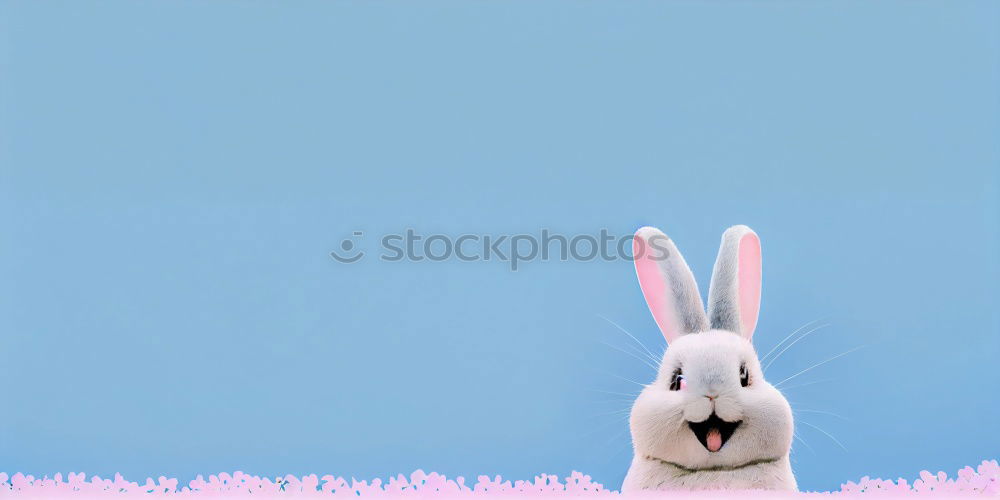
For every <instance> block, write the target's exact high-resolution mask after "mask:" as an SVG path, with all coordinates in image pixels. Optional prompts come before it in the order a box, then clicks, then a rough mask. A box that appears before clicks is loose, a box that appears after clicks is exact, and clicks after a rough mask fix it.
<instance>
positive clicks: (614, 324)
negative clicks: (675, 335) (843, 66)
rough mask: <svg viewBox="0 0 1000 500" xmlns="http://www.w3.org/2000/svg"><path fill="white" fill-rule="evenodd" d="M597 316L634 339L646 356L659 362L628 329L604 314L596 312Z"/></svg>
mask: <svg viewBox="0 0 1000 500" xmlns="http://www.w3.org/2000/svg"><path fill="white" fill-rule="evenodd" d="M597 317H598V318H601V319H603V320H604V321H607V322H608V323H611V325H612V326H614V327H615V328H617V329H618V330H620V331H621V332H622V333H624V334H625V335H628V338H630V339H632V340H633V341H635V343H636V344H638V345H639V347H641V348H642V350H643V351H645V353H646V356H648V357H649V359H650V360H651V361H652V362H654V363H656V364H657V365H659V364H660V362H661V360H660V358H657V357H656V355H655V354H653V353H652V351H650V350H649V348H647V347H646V344H643V343H642V341H640V340H639V339H638V338H636V337H635V335H632V334H631V333H629V332H628V330H626V329H625V328H622V326H621V325H619V324H618V323H615V322H614V321H611V320H610V319H608V318H606V317H604V316H602V315H600V314H598V315H597Z"/></svg>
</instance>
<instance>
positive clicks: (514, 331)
mask: <svg viewBox="0 0 1000 500" xmlns="http://www.w3.org/2000/svg"><path fill="white" fill-rule="evenodd" d="M998 10H1000V6H998V4H997V3H995V2H967V1H948V2H946V1H940V2H930V1H919V2H912V1H905V2H888V1H877V2H871V1H836V2H834V1H828V2H802V3H797V2H780V1H774V2H647V1H628V2H613V3H612V2H597V1H576V2H561V1H549V2H527V1H514V2H458V1H455V2H424V3H422V4H421V5H417V4H416V3H408V2H390V1H377V2H367V1H343V2H308V1H303V2H263V1H260V2H251V1H247V2H233V1H214V2H188V1H171V2H167V1H156V2H118V1H111V2H80V1H76V2H69V1H66V2H30V1H18V2H5V3H4V4H3V6H2V7H0V32H2V51H0V57H2V60H0V61H2V63H0V64H2V66H0V74H2V75H3V76H2V78H0V106H2V107H0V141H2V146H0V154H2V156H0V233H2V235H3V237H2V243H0V272H2V280H0V356H2V357H0V376H2V379H3V388H4V389H3V398H2V399H0V470H5V471H8V472H14V471H23V472H27V473H34V474H45V473H49V474H51V473H53V472H57V471H63V472H66V471H70V470H73V471H86V472H88V473H91V474H94V473H97V474H101V475H108V474H112V473H114V472H116V471H119V472H122V473H124V474H125V475H126V477H130V478H133V479H142V478H144V477H145V476H147V475H153V476H156V475H160V474H165V475H168V476H174V477H178V478H180V479H181V480H182V481H186V480H189V479H191V478H193V477H194V475H195V474H199V473H203V474H208V473H214V472H218V471H232V470H236V469H241V470H244V471H247V472H251V473H255V474H266V475H275V474H283V473H295V474H306V473H313V472H316V473H334V474H339V475H345V476H355V477H358V478H370V477H374V476H386V475H388V474H393V473H398V472H404V473H408V472H410V471H412V470H413V469H416V468H423V469H425V470H435V471H438V472H442V473H445V474H448V475H458V474H461V475H465V476H466V477H475V475H476V474H480V473H489V474H493V473H500V474H503V475H505V476H510V477H516V478H525V477H531V476H532V475H533V474H536V473H539V472H550V473H558V474H562V475H564V474H567V473H568V472H569V471H571V470H573V469H576V470H581V471H584V472H586V473H589V474H592V475H593V476H594V477H595V478H596V479H597V480H599V481H603V482H605V483H606V484H607V485H609V486H611V487H614V488H617V487H618V486H619V484H620V480H621V479H622V477H623V476H624V473H625V471H626V468H627V466H628V462H629V459H630V449H629V442H628V436H627V432H626V424H625V421H624V414H622V413H620V412H618V413H616V410H622V409H624V408H627V406H628V401H627V400H626V398H627V397H625V396H617V395H612V394H607V393H622V394H628V393H631V392H633V391H635V390H636V389H637V388H638V387H637V386H636V385H634V384H633V383H631V382H628V381H626V380H624V379H631V380H634V381H638V382H643V383H645V382H648V381H650V380H651V378H652V372H651V370H650V369H649V368H648V367H646V366H645V365H643V364H642V363H641V362H639V361H637V360H636V359H634V358H632V357H629V356H627V355H625V354H623V353H622V352H620V351H619V350H616V349H629V345H630V342H631V340H629V339H628V338H627V337H626V336H625V335H624V334H621V333H620V332H619V331H618V330H617V329H616V328H615V327H614V326H612V325H611V324H610V323H608V322H607V321H605V320H603V319H601V316H603V317H606V318H608V319H610V320H612V321H614V322H616V323H618V324H620V325H621V326H622V327H623V328H625V329H626V330H628V331H630V332H632V333H633V334H634V335H635V336H636V337H637V338H639V339H640V340H641V341H642V342H643V343H644V344H646V345H647V346H649V348H650V349H656V350H659V349H662V340H661V337H660V336H659V333H658V332H657V331H656V329H655V325H654V323H653V321H652V319H651V317H650V315H649V313H648V311H647V309H646V305H645V304H644V302H643V300H642V297H641V294H640V292H639V289H638V286H637V284H636V280H635V277H634V272H633V270H632V268H631V264H630V263H629V262H627V261H621V260H619V261H614V262H603V261H600V260H598V261H592V262H559V261H554V262H532V263H528V264H526V265H525V266H524V267H523V268H522V269H520V270H519V271H517V272H511V271H509V269H508V265H507V264H505V263H502V262H496V261H494V262H475V263H463V262H458V261H456V260H451V261H448V262H439V263H433V262H416V263H414V262H410V263H405V262H403V263H399V262H397V263H387V262H381V261H379V260H378V259H377V258H372V256H373V255H377V253H378V247H377V238H378V237H379V236H380V235H382V234H385V233H390V232H401V231H404V230H405V229H406V228H413V229H415V230H416V231H418V232H420V233H423V234H432V233H445V234H449V235H459V234H462V233H467V232H468V233H476V234H494V235H499V234H512V233H534V234H537V233H538V231H539V230H540V229H541V228H549V229H550V230H552V231H556V232H560V233H562V234H567V235H575V234H591V235H594V234H597V232H598V231H599V230H600V229H601V228H607V229H608V230H609V231H610V232H611V233H612V234H616V235H623V234H626V235H627V234H630V233H631V232H632V231H634V230H635V229H636V228H637V227H639V226H640V225H645V224H651V225H656V226H659V227H661V228H662V229H663V230H664V231H666V232H667V233H668V234H670V235H671V236H672V237H673V238H674V239H675V241H676V242H677V243H678V245H679V246H680V248H681V250H682V251H683V253H684V254H685V256H686V258H687V260H688V262H689V263H690V265H691V267H692V268H693V269H694V271H695V274H696V275H697V277H698V279H699V281H700V282H701V283H702V293H706V292H707V289H706V288H707V286H706V285H707V282H708V279H709V273H710V269H711V265H712V262H713V261H714V258H715V252H716V250H717V248H718V242H719V235H720V234H721V232H722V231H723V230H724V229H725V228H726V227H727V226H729V225H732V224H737V223H744V224H748V225H750V226H751V227H753V228H754V229H755V230H756V231H757V232H758V233H759V234H760V236H761V238H762V241H763V245H764V290H763V303H762V309H761V318H760V323H759V326H758V330H757V335H756V337H755V341H756V342H757V344H758V347H759V349H760V350H761V352H766V351H767V350H770V348H771V346H773V345H774V344H775V343H777V342H778V341H779V340H781V339H782V338H784V337H785V336H786V335H787V334H789V333H791V332H792V331H793V330H795V329H796V328H798V327H800V326H802V325H804V324H807V323H809V322H810V321H813V320H820V323H824V322H825V323H829V324H830V326H828V327H826V328H824V329H822V330H820V331H817V332H816V333H814V334H812V335H811V336H810V337H808V338H806V339H804V340H803V341H801V342H800V343H798V344H796V345H795V346H794V347H792V348H791V349H789V350H788V351H787V352H786V353H785V354H784V355H783V356H782V357H781V358H780V359H779V360H778V362H776V363H775V364H774V365H773V366H772V367H771V368H770V369H769V370H768V376H769V379H770V380H772V381H777V380H780V379H783V378H786V377H788V376H791V375H793V374H795V373H796V372H799V371H801V370H803V369H805V368H807V367H809V366H811V365H813V364H816V363H818V362H821V361H823V360H825V359H828V358H830V357H832V356H834V355H837V354H839V353H842V352H844V351H847V350H849V349H852V348H854V347H857V346H864V347H863V348H862V349H860V350H858V351H856V352H853V353H851V354H848V355H846V356H843V357H841V358H838V359H836V360H834V361H832V362H830V363H828V364H825V365H822V366H821V367H819V368H816V369H814V370H812V371H809V372H807V373H806V374H804V375H802V376H800V377H798V378H797V379H795V380H794V383H795V384H799V383H811V382H816V383H813V384H811V385H805V386H800V387H797V388H792V389H789V390H788V392H787V394H788V396H789V399H790V400H791V401H792V403H793V406H795V407H796V408H798V409H800V410H803V411H801V412H800V413H799V415H798V417H799V418H800V419H801V420H804V421H808V422H810V423H811V424H813V425H816V426H818V427H820V428H822V429H823V430H824V431H826V432H828V433H829V434H831V435H833V436H835V437H836V438H837V439H838V440H839V441H840V442H841V443H842V444H843V446H844V448H846V451H845V449H842V448H841V447H840V446H838V445H837V444H836V443H834V441H833V440H831V439H830V438H829V437H827V436H826V435H825V434H823V432H821V431H819V430H816V429H815V428H813V427H809V426H807V425H805V424H801V425H800V426H799V429H798V432H799V435H800V436H801V438H802V439H803V440H804V441H806V442H807V443H808V444H809V446H811V449H810V448H808V447H806V446H805V445H803V444H802V443H801V442H799V441H796V444H795V449H794V452H793V457H794V459H795V470H796V472H797V474H798V477H799V480H800V484H801V486H802V487H803V488H806V489H829V488H836V487H837V486H838V485H839V484H840V483H841V482H844V481H847V480H855V479H857V478H859V477H860V476H863V475H872V476H883V477H898V476H904V477H908V478H913V477H914V476H915V474H916V473H917V472H918V471H919V470H920V469H923V468H929V469H932V470H939V469H943V470H946V471H949V472H952V473H953V472H954V471H955V469H957V468H959V467H960V466H964V465H966V464H975V463H978V462H979V461H980V460H982V459H985V458H995V457H997V455H998V452H1000V435H998V434H997V433H996V432H995V429H994V428H993V427H995V426H992V425H990V424H989V422H996V421H998V420H1000V400H998V398H997V394H996V390H997V389H996V388H997V387H998V386H1000V370H998V369H997V360H998V353H1000V336H998V333H1000V331H998V330H1000V328H998V327H1000V321H998V314H997V312H996V305H997V303H998V299H1000V285H998V282H1000V280H998V278H1000V275H998V265H997V261H998V259H997V255H1000V253H998V251H1000V248H998V246H1000V245H998V233H1000V224H998V222H1000V221H998V218H1000V207H998V170H1000V169H998V166H1000V148H998V142H997V137H998V136H1000V100H998V92H997V89H1000V71H998V70H1000V36H998V30H997V28H998V19H1000V15H998V14H1000V12H998ZM355 230H360V231H364V233H365V236H364V238H362V239H361V240H357V243H358V245H359V248H362V249H366V250H367V251H369V252H370V255H369V257H368V258H366V259H364V260H363V261H362V262H360V263H358V264H354V265H343V264H338V263H337V262H335V261H334V260H333V259H331V258H330V257H329V255H328V253H329V252H330V251H332V250H334V249H337V248H338V246H339V245H340V243H341V241H342V240H343V239H345V238H349V237H351V233H352V231H355ZM789 385H792V383H789ZM805 410H810V411H809V412H806V411H805ZM817 411H820V412H833V413H836V414H837V415H839V416H842V417H843V419H841V418H838V417H834V416H832V415H829V414H826V413H816V412H817Z"/></svg>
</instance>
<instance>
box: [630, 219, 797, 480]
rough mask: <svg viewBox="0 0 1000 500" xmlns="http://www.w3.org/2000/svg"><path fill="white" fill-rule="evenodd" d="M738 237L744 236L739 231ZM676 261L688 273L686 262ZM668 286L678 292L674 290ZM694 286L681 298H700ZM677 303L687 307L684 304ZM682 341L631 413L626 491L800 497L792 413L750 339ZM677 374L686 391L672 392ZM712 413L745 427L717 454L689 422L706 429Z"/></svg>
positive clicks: (700, 336)
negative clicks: (763, 492) (755, 491)
mask: <svg viewBox="0 0 1000 500" xmlns="http://www.w3.org/2000/svg"><path fill="white" fill-rule="evenodd" d="M745 229H746V230H749V228H745ZM740 230H741V231H743V229H742V227H741V229H740ZM724 243H725V238H724ZM724 246H725V245H724ZM730 253H731V252H730ZM676 255H677V256H678V257H679V255H680V254H679V253H676ZM720 258H723V255H722V254H720ZM678 260H679V262H680V264H681V265H685V264H683V260H682V259H678ZM676 264H677V263H676V262H675V265H676ZM733 265H735V263H733ZM685 266H686V265H685ZM667 286H668V287H674V288H677V283H668V284H667ZM696 286H697V285H695V284H694V283H693V282H692V283H690V284H685V285H684V287H687V288H690V287H694V290H691V289H687V290H682V292H683V293H688V294H689V293H695V294H697V288H696ZM667 293H674V292H671V291H668V292H667ZM647 299H648V297H647ZM699 302H700V301H699ZM720 302H721V301H720ZM675 303H680V304H681V305H680V306H679V307H685V306H684V305H683V304H684V302H675ZM687 303H688V304H690V303H691V302H690V301H689V302H687ZM699 305H700V304H699ZM677 314H678V316H686V317H690V316H692V315H697V314H700V315H705V312H704V311H703V310H698V311H692V310H686V311H677ZM736 314H738V312H737V313H736ZM681 333H682V334H681V335H676V336H674V337H673V338H675V340H673V341H672V342H671V343H670V346H669V348H668V349H667V351H666V353H664V355H663V361H662V363H661V366H660V370H659V373H658V374H657V377H656V380H655V381H653V383H651V384H649V385H647V386H646V387H645V388H644V389H643V390H642V392H641V393H640V394H639V397H638V398H637V399H636V401H635V403H634V404H633V406H632V412H631V415H630V419H629V426H630V428H631V432H632V446H633V449H634V452H635V455H634V457H633V459H632V465H631V467H630V469H629V471H628V475H627V476H626V477H625V482H624V484H623V485H622V491H626V492H627V491H636V490H641V489H676V488H683V489H714V488H740V489H745V488H760V489H773V490H790V491H795V490H797V486H796V482H795V477H794V475H793V474H792V469H791V464H790V463H789V451H790V449H791V444H792V432H793V421H792V411H791V407H789V405H788V401H786V400H785V398H784V396H782V395H781V393H780V392H779V391H778V390H777V389H775V388H774V387H773V386H772V385H771V384H769V383H767V382H766V381H765V380H764V374H763V372H762V371H761V367H760V362H759V361H758V359H757V353H756V351H755V350H754V348H753V345H751V343H750V341H749V340H748V338H750V335H752V332H749V334H747V333H746V332H745V333H744V335H745V336H744V335H740V334H737V333H734V332H731V331H726V330H718V329H712V330H708V331H702V332H681ZM665 334H666V332H665ZM741 365H745V366H746V369H747V371H748V373H749V380H750V383H749V385H748V386H747V387H743V386H742V385H741V383H740V366H741ZM679 367H680V368H681V369H682V370H683V374H684V377H685V382H686V383H687V386H686V387H685V388H684V389H682V390H677V391H672V390H670V381H671V378H672V377H673V374H674V371H675V370H676V369H677V368H679ZM707 396H712V397H714V400H713V399H709V397H707ZM713 411H714V412H715V414H716V415H717V416H718V417H719V418H721V419H723V420H725V421H728V422H735V421H737V420H738V421H741V423H740V425H739V427H737V428H736V431H735V432H734V433H733V435H732V436H731V437H730V438H729V440H727V441H726V442H725V444H724V445H723V446H722V448H721V449H720V450H719V451H716V452H714V453H713V452H709V451H708V450H707V449H706V448H705V446H703V445H702V444H701V443H700V442H699V441H698V439H697V438H696V437H695V434H694V433H693V432H692V431H691V429H690V428H689V427H688V422H702V421H704V420H705V419H707V418H708V417H709V416H710V415H711V414H712V412H713Z"/></svg>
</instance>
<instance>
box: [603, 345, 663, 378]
mask: <svg viewBox="0 0 1000 500" xmlns="http://www.w3.org/2000/svg"><path fill="white" fill-rule="evenodd" d="M601 343H602V344H604V345H606V346H608V347H610V348H612V349H614V350H616V351H618V352H620V353H623V354H628V355H629V356H632V357H633V358H635V359H637V360H639V361H642V362H643V363H645V365H646V366H648V367H650V368H652V369H653V371H656V372H659V371H660V367H659V366H658V365H653V364H652V363H650V362H649V361H647V360H646V359H645V358H643V357H640V356H638V355H636V354H634V353H632V352H630V351H626V350H625V349H622V348H620V347H618V346H614V345H611V344H609V343H607V342H603V341H602V342H601Z"/></svg>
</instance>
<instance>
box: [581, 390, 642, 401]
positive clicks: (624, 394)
mask: <svg viewBox="0 0 1000 500" xmlns="http://www.w3.org/2000/svg"><path fill="white" fill-rule="evenodd" d="M587 390H588V391H592V392H599V393H601V394H611V395H612V396H625V397H628V398H630V399H635V398H636V397H638V396H639V393H638V392H612V391H602V390H599V389H587Z"/></svg>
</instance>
